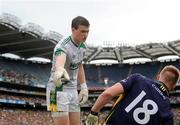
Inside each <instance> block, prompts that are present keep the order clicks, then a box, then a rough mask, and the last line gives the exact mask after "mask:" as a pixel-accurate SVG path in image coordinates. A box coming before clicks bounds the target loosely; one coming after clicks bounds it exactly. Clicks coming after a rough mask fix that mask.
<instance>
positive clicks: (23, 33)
mask: <svg viewBox="0 0 180 125" xmlns="http://www.w3.org/2000/svg"><path fill="white" fill-rule="evenodd" d="M61 38H62V35H61V34H59V33H57V32H55V31H49V32H47V33H44V29H43V28H42V27H41V26H39V25H37V24H34V23H28V24H26V25H22V24H21V20H20V19H19V18H18V17H16V16H14V15H11V14H7V13H4V14H2V15H0V50H1V51H0V54H4V53H12V54H15V55H18V56H20V57H21V58H24V59H27V58H31V57H42V58H46V59H52V54H53V48H54V47H55V45H56V43H57V42H58V41H59V40H61ZM168 55H176V56H178V57H179V56H180V40H177V41H171V42H166V43H148V44H141V45H137V46H117V47H89V48H88V51H87V53H86V54H85V59H84V62H86V63H87V62H91V61H93V60H101V59H110V60H116V61H118V62H119V63H122V62H123V61H124V60H127V59H132V58H147V59H150V60H157V58H159V57H162V56H168Z"/></svg>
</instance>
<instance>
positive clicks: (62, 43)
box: [58, 36, 71, 47]
mask: <svg viewBox="0 0 180 125" xmlns="http://www.w3.org/2000/svg"><path fill="white" fill-rule="evenodd" d="M70 41H71V37H70V36H68V37H64V38H62V39H61V40H60V41H59V42H58V46H62V47H63V46H66V45H68V43H69V42H70Z"/></svg>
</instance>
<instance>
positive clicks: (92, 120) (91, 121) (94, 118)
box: [86, 111, 99, 125]
mask: <svg viewBox="0 0 180 125" xmlns="http://www.w3.org/2000/svg"><path fill="white" fill-rule="evenodd" d="M98 120H99V119H98V113H97V112H93V111H91V113H90V114H89V115H88V116H87V119H86V125H98Z"/></svg>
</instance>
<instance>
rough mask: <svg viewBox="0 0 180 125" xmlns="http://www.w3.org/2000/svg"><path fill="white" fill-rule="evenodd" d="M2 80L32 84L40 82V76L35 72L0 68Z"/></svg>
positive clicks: (0, 78) (0, 79)
mask: <svg viewBox="0 0 180 125" xmlns="http://www.w3.org/2000/svg"><path fill="white" fill-rule="evenodd" d="M0 81H4V82H10V83H15V84H21V85H31V86H33V85H35V84H38V78H37V77H35V76H34V75H33V74H28V73H20V72H16V71H13V70H9V69H2V68H0Z"/></svg>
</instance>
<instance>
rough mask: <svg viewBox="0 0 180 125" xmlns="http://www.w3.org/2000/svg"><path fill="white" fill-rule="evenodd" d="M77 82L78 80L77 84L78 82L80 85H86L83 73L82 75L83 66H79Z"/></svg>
mask: <svg viewBox="0 0 180 125" xmlns="http://www.w3.org/2000/svg"><path fill="white" fill-rule="evenodd" d="M78 80H79V82H80V83H81V84H82V83H86V77H85V73H84V67H83V64H81V65H80V67H79V71H78Z"/></svg>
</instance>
